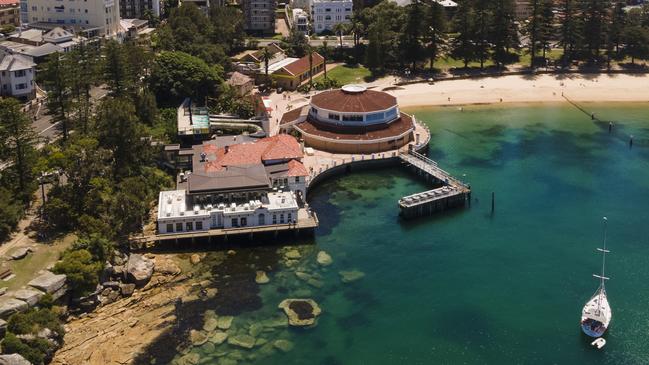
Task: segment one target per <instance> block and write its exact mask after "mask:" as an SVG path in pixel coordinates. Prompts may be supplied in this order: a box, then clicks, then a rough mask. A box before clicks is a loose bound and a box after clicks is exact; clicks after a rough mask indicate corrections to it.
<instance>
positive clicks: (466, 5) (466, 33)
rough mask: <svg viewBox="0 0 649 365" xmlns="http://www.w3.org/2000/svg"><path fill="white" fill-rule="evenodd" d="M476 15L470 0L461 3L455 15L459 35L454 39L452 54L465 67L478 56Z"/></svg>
mask: <svg viewBox="0 0 649 365" xmlns="http://www.w3.org/2000/svg"><path fill="white" fill-rule="evenodd" d="M475 22H476V15H475V11H474V9H473V6H472V3H471V2H470V0H464V1H462V2H460V3H459V8H458V11H457V15H456V16H455V31H456V32H457V33H458V35H457V36H456V37H455V38H454V39H453V42H452V51H451V55H452V56H453V57H454V58H456V59H460V60H462V62H464V68H467V67H468V66H469V62H471V61H474V60H475V59H476V58H477V49H476V43H475V39H476V23H475Z"/></svg>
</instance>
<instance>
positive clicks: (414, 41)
mask: <svg viewBox="0 0 649 365" xmlns="http://www.w3.org/2000/svg"><path fill="white" fill-rule="evenodd" d="M423 20H424V9H423V6H422V4H421V3H420V2H419V1H418V0H414V1H413V2H412V4H410V5H409V6H408V10H407V15H406V23H405V24H404V27H403V31H402V32H401V36H400V40H399V50H400V53H401V54H402V55H403V59H404V60H405V61H406V62H408V63H410V64H411V69H412V70H413V71H414V70H415V69H416V68H417V61H419V60H421V58H422V55H423V47H422V44H421V37H422V30H423Z"/></svg>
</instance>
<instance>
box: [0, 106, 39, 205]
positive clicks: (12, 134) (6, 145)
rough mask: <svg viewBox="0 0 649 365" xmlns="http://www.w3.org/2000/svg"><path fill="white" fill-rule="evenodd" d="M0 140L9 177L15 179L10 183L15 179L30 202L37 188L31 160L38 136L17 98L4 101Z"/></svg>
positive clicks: (23, 197) (20, 193)
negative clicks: (7, 164)
mask: <svg viewBox="0 0 649 365" xmlns="http://www.w3.org/2000/svg"><path fill="white" fill-rule="evenodd" d="M0 140H2V141H3V143H2V144H1V145H0V157H1V158H2V159H4V160H6V161H7V162H8V163H9V166H8V167H7V169H6V171H5V174H8V175H9V176H11V177H12V178H10V179H9V181H11V180H13V178H15V180H16V181H17V182H18V186H17V189H15V190H16V194H17V195H18V196H19V198H20V199H21V200H22V201H23V202H25V203H27V202H29V200H30V198H31V194H32V192H33V191H34V187H35V186H34V175H33V173H32V170H31V164H30V162H29V160H30V159H31V158H32V157H33V156H34V153H35V149H34V147H35V144H36V142H37V137H36V134H35V133H34V130H33V129H32V125H31V122H30V121H29V119H27V117H26V116H25V114H24V113H23V112H22V110H21V105H20V103H19V102H18V100H16V99H13V98H4V99H0ZM7 183H8V181H7Z"/></svg>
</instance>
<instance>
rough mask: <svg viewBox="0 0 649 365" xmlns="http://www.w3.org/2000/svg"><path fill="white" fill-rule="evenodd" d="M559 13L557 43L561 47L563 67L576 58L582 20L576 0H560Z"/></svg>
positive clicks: (580, 38)
mask: <svg viewBox="0 0 649 365" xmlns="http://www.w3.org/2000/svg"><path fill="white" fill-rule="evenodd" d="M559 14H560V17H561V36H560V39H559V45H560V46H561V47H563V56H562V60H563V65H564V67H565V66H568V65H570V63H571V62H572V61H573V60H574V59H575V58H576V56H577V55H576V52H577V50H578V49H579V48H580V47H581V40H582V37H581V34H582V32H581V28H582V20H581V17H579V16H578V14H579V9H578V8H577V2H576V0H562V3H561V8H560V10H559Z"/></svg>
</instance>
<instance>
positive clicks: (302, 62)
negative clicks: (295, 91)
mask: <svg viewBox="0 0 649 365" xmlns="http://www.w3.org/2000/svg"><path fill="white" fill-rule="evenodd" d="M311 58H312V59H311V66H312V67H314V68H315V67H316V66H317V65H319V64H321V63H323V62H324V57H322V56H320V54H319V53H318V52H313V54H312V55H311ZM282 69H284V70H286V72H288V73H290V74H291V75H293V76H298V75H302V74H303V73H305V72H307V71H309V55H306V56H304V57H302V58H300V59H299V60H297V61H295V62H292V63H289V64H288V65H286V66H284V67H282Z"/></svg>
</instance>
